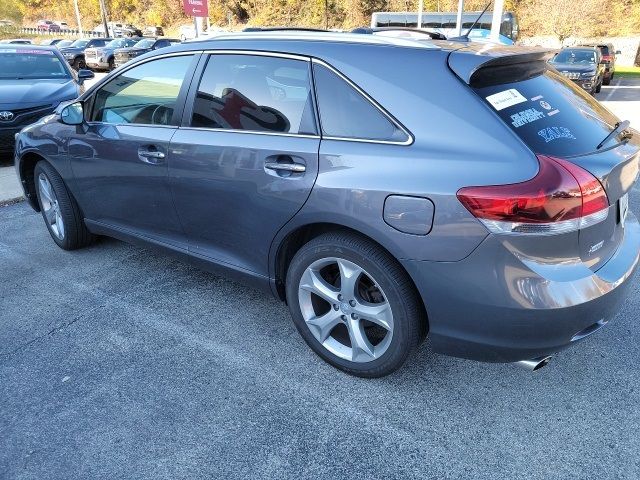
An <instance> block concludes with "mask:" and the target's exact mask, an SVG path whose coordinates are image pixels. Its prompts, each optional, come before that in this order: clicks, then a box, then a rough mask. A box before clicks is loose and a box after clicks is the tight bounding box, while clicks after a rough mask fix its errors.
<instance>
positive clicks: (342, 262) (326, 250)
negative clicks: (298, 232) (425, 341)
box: [287, 232, 426, 377]
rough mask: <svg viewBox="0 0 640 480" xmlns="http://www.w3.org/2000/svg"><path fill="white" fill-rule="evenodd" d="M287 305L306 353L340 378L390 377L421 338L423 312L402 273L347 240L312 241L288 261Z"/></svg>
mask: <svg viewBox="0 0 640 480" xmlns="http://www.w3.org/2000/svg"><path fill="white" fill-rule="evenodd" d="M287 300H288V303H289V308H290V309H291V313H292V315H293V319H294V322H295V324H296V327H297V328H298V331H299V332H300V333H301V335H302V336H303V338H304V339H305V340H306V341H307V343H308V344H309V346H311V348H313V350H314V351H315V352H316V353H318V355H320V356H321V357H322V358H324V359H325V360H326V361H328V362H329V363H331V364H332V365H334V366H336V367H338V368H341V369H342V370H345V371H347V372H348V373H351V374H354V375H359V376H366V377H377V376H382V375H386V374H388V373H391V372H392V371H394V370H395V369H397V368H398V367H399V366H400V365H402V363H403V362H404V361H405V359H406V358H407V356H408V355H409V353H410V352H411V350H413V348H414V347H415V346H416V345H417V344H418V343H419V341H420V340H421V339H422V338H423V337H424V334H425V332H426V330H425V329H426V320H425V318H424V311H423V310H424V309H423V307H422V305H421V303H420V299H419V297H418V295H417V292H416V291H415V287H414V286H413V284H412V282H411V280H410V279H409V278H408V276H407V274H406V272H405V271H404V270H403V269H402V267H401V266H400V265H399V264H398V263H397V261H396V260H395V259H393V257H392V256H391V255H390V254H389V253H388V252H386V251H385V250H383V249H382V248H381V247H380V246H378V245H376V244H375V243H373V242H371V241H369V240H367V239H365V238H363V237H361V236H359V235H356V234H353V233H347V232H333V233H327V234H324V235H320V236H319V237H317V238H315V239H313V240H312V241H310V242H309V243H307V244H306V245H304V246H303V247H302V248H301V249H300V250H299V251H298V252H297V253H296V255H295V256H294V258H293V260H292V261H291V264H290V266H289V271H288V274H287Z"/></svg>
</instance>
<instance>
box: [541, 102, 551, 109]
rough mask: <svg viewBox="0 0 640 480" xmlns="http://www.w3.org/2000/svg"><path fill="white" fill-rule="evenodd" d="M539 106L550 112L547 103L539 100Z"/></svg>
mask: <svg viewBox="0 0 640 480" xmlns="http://www.w3.org/2000/svg"><path fill="white" fill-rule="evenodd" d="M540 106H541V107H542V108H544V109H545V110H551V105H550V104H549V102H545V101H544V100H540Z"/></svg>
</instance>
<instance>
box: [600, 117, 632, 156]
mask: <svg viewBox="0 0 640 480" xmlns="http://www.w3.org/2000/svg"><path fill="white" fill-rule="evenodd" d="M630 124H631V122H629V120H623V121H622V122H618V123H616V127H615V128H614V129H613V130H611V132H609V135H607V136H606V137H604V140H602V141H601V142H600V143H599V144H598V146H597V147H596V150H600V148H601V147H602V146H603V145H604V144H605V143H607V142H608V141H609V140H610V139H612V138H613V137H615V136H616V135H618V134H619V133H622V132H624V134H625V135H624V137H623V138H630V137H632V136H633V134H632V133H631V132H628V131H627V132H625V130H626V129H627V128H629V125H630Z"/></svg>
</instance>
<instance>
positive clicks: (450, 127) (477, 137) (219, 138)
mask: <svg viewBox="0 0 640 480" xmlns="http://www.w3.org/2000/svg"><path fill="white" fill-rule="evenodd" d="M549 56H550V54H549V53H547V52H545V51H541V50H537V49H524V48H513V47H510V48H505V47H498V46H492V48H490V49H487V47H486V45H484V44H475V43H468V44H464V45H461V44H460V43H451V42H438V41H433V40H430V39H428V40H411V39H397V38H389V37H381V36H373V35H362V34H337V33H333V34H332V33H278V32H269V33H243V34H230V35H227V36H221V37H217V38H216V39H214V40H203V41H199V42H187V43H183V44H181V45H176V46H173V47H170V48H166V49H162V50H159V51H154V52H151V53H148V54H145V55H142V56H140V57H138V58H136V59H134V60H132V61H131V62H129V63H128V64H127V65H125V66H124V67H123V68H121V69H120V70H116V71H114V72H113V73H111V74H110V75H108V76H107V77H106V78H104V79H103V80H102V81H101V82H100V83H98V84H97V85H94V86H93V87H92V88H91V89H90V90H89V91H87V92H86V93H85V94H84V95H83V96H81V97H80V99H79V101H77V102H75V103H72V104H69V105H66V106H64V107H62V108H59V109H58V110H57V114H56V115H53V116H50V117H46V118H45V119H42V120H41V121H40V122H38V123H36V124H34V125H31V126H30V127H29V128H27V129H25V130H23V131H22V132H21V133H20V134H19V135H18V137H17V147H16V169H17V172H18V175H19V177H20V179H21V182H22V185H23V187H24V190H25V195H26V198H27V199H28V202H29V204H30V205H31V206H32V207H33V208H34V209H35V210H37V211H40V212H42V215H43V219H44V222H45V225H46V228H47V229H48V230H49V233H50V234H51V237H52V239H53V241H54V242H55V243H56V244H57V245H59V246H60V247H61V248H63V249H66V250H73V249H76V248H80V247H83V246H86V245H88V244H90V243H91V242H92V240H93V239H94V237H95V235H108V236H112V237H116V238H119V239H122V240H126V241H130V242H133V243H137V244H140V245H144V246H146V247H154V248H157V249H160V250H164V251H167V252H171V253H172V254H174V255H178V256H181V257H183V258H185V259H188V260H189V261H191V262H193V263H195V264H196V265H199V266H202V267H203V268H206V269H209V270H212V271H217V272H221V273H223V274H224V275H227V276H228V277H230V278H235V279H239V280H243V281H246V282H247V283H249V284H250V285H253V286H256V287H259V288H262V289H264V290H265V291H267V292H272V293H273V294H274V295H275V296H276V297H277V298H280V299H281V300H283V301H286V302H287V304H288V307H289V309H290V311H291V314H292V317H293V321H294V324H295V326H296V327H297V329H298V331H299V332H300V334H301V335H302V337H303V338H304V339H305V341H306V342H307V343H308V344H309V346H310V347H311V348H312V349H313V350H314V351H315V352H316V353H317V354H318V355H319V356H321V357H322V358H323V359H325V360H326V361H327V362H329V363H331V364H332V365H334V366H336V367H338V368H340V369H343V370H345V371H347V372H349V373H351V374H354V375H360V376H368V377H375V376H381V375H385V374H388V373H390V372H392V371H393V370H395V369H396V368H398V367H399V366H400V365H402V364H403V362H404V361H405V360H406V359H407V357H408V356H409V354H410V353H411V352H412V351H413V350H414V349H415V348H416V347H417V346H418V345H419V344H420V343H421V342H422V341H423V340H424V339H425V338H426V337H427V336H428V337H429V338H430V343H431V347H432V349H433V350H434V351H435V352H440V353H445V354H449V355H455V356H459V357H465V358H472V359H477V360H484V361H491V362H521V364H523V365H526V366H528V367H529V368H532V369H535V368H539V367H540V366H542V365H544V364H546V362H547V361H548V356H549V355H551V354H553V353H554V352H557V351H558V350H561V349H563V348H565V347H567V346H569V345H573V344H575V343H576V342H579V341H580V340H581V339H584V338H585V337H587V336H589V335H592V334H593V333H594V332H596V331H598V330H599V329H600V328H602V327H603V326H604V325H606V324H607V322H609V321H610V320H611V319H612V318H614V316H615V314H616V311H617V308H618V305H619V303H620V302H621V301H622V300H623V299H624V298H625V295H626V292H627V291H628V288H629V286H630V284H631V281H632V280H631V279H632V278H633V272H634V270H635V268H636V265H637V263H638V260H639V255H640V253H639V251H640V225H639V224H638V221H637V219H636V217H635V216H634V215H633V214H632V213H631V212H629V207H628V205H629V203H628V198H629V193H630V192H631V191H632V189H633V188H634V185H635V184H636V179H637V176H638V171H639V166H638V164H639V156H640V153H639V152H640V137H639V136H638V134H637V132H635V131H634V130H632V129H630V128H628V122H620V121H619V120H618V119H617V118H616V117H615V116H614V115H613V114H612V113H611V112H609V111H608V110H606V109H605V108H603V107H602V106H601V105H600V104H599V103H598V102H597V101H596V100H595V99H593V98H592V97H591V96H590V95H587V94H586V93H585V92H584V91H583V89H582V88H580V87H578V86H577V85H575V84H574V83H572V82H570V81H568V80H567V79H566V78H565V77H563V76H562V75H560V74H559V73H558V72H557V71H556V70H555V69H553V68H550V67H549V66H548V65H547V63H546V61H547V59H548V58H549ZM381 64H382V65H385V68H383V69H381V68H379V65H381ZM425 112H428V114H425ZM214 294H215V292H213V291H212V295H214ZM242 308H251V302H250V295H249V294H247V302H246V304H245V305H243V306H242ZM158 314H159V315H162V314H163V312H162V311H159V312H158ZM165 314H166V315H170V313H169V312H165ZM200 314H203V315H205V314H206V312H200ZM230 321H231V320H230ZM256 321H258V322H259V321H260V319H259V315H258V316H257V320H256ZM269 335H271V334H269ZM265 341H268V338H267V336H265ZM284 360H286V359H274V361H284Z"/></svg>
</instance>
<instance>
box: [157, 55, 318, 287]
mask: <svg viewBox="0 0 640 480" xmlns="http://www.w3.org/2000/svg"><path fill="white" fill-rule="evenodd" d="M310 78H311V73H310V62H309V61H308V59H305V58H292V57H290V56H282V57H281V56H273V55H268V54H235V53H234V54H215V55H211V56H210V57H209V58H208V59H207V62H206V64H205V65H204V67H203V73H202V75H201V78H200V79H199V82H194V84H195V85H197V86H195V85H194V88H193V89H192V90H193V91H192V92H190V96H189V100H188V101H187V107H186V108H185V115H184V117H183V126H182V127H181V128H179V129H178V131H177V132H176V134H175V135H174V136H173V139H172V141H171V145H170V149H169V176H170V179H171V185H172V190H173V194H174V199H175V204H176V209H177V211H178V215H179V217H180V220H181V222H182V225H183V227H184V229H185V232H186V234H187V237H188V240H189V248H190V250H191V251H192V252H193V253H194V254H196V255H198V256H203V257H206V258H210V259H213V260H215V261H217V262H220V263H223V264H230V265H233V266H235V267H239V268H241V269H244V270H248V271H250V272H254V273H257V274H260V275H267V274H268V262H267V258H268V254H269V247H270V245H271V241H272V240H273V238H274V237H275V235H276V233H277V232H278V230H279V229H280V228H281V227H282V226H283V225H284V224H285V223H286V222H287V221H288V220H289V219H290V218H291V217H293V215H295V213H296V212H297V211H298V210H299V209H300V208H301V207H302V206H303V205H304V203H305V201H306V200H307V198H308V196H309V194H310V192H311V189H312V187H313V184H314V182H315V179H316V176H317V173H318V148H319V145H320V137H319V136H318V133H317V126H316V120H315V112H314V107H313V93H312V88H311V80H310Z"/></svg>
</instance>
